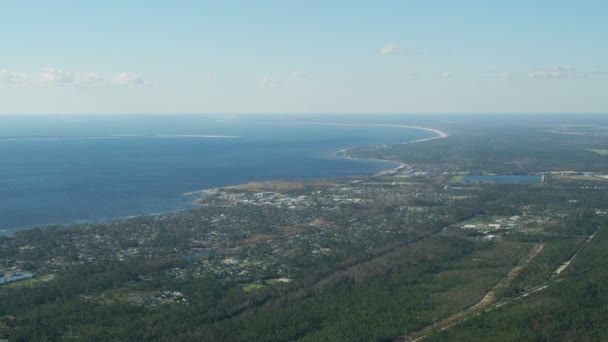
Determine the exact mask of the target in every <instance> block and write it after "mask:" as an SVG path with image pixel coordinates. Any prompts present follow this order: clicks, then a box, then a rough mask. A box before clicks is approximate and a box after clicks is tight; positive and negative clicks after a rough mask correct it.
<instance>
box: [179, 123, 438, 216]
mask: <svg viewBox="0 0 608 342" xmlns="http://www.w3.org/2000/svg"><path fill="white" fill-rule="evenodd" d="M293 124H296V125H324V126H372V127H397V128H410V129H418V130H422V131H427V132H431V133H434V134H436V136H434V137H429V138H422V139H417V140H412V141H405V142H402V143H399V144H398V145H407V144H418V143H422V142H427V141H432V140H436V139H444V138H447V137H449V134H447V133H446V132H444V131H442V130H439V129H436V128H430V127H422V126H411V125H400V124H358V123H334V122H330V123H325V122H297V123H293ZM349 150H350V149H348V148H346V149H341V150H339V151H336V152H333V153H332V154H331V157H333V158H343V159H360V160H375V161H382V162H391V163H397V164H399V165H398V166H396V167H393V168H390V169H386V170H382V171H379V172H377V173H375V174H373V175H372V176H370V177H377V176H386V175H391V174H395V173H397V172H399V171H400V170H403V169H408V168H410V167H411V165H409V164H406V163H403V162H400V161H396V160H390V159H379V158H357V157H350V156H338V153H342V152H346V151H349ZM309 180H310V179H309ZM280 181H285V180H281V179H276V180H272V181H265V182H280ZM294 181H295V180H294ZM258 183H261V182H250V183H244V184H234V185H228V186H224V187H216V188H208V189H201V190H194V191H189V192H184V193H183V194H182V195H184V196H200V195H205V194H213V193H214V192H216V191H217V190H218V189H221V188H226V187H239V186H245V185H254V184H258ZM191 204H194V205H196V200H195V201H194V202H191Z"/></svg>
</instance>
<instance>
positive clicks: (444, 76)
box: [439, 71, 452, 80]
mask: <svg viewBox="0 0 608 342" xmlns="http://www.w3.org/2000/svg"><path fill="white" fill-rule="evenodd" d="M439 77H440V78H442V79H444V80H447V79H450V78H452V74H451V73H450V72H448V71H444V72H442V73H440V74H439Z"/></svg>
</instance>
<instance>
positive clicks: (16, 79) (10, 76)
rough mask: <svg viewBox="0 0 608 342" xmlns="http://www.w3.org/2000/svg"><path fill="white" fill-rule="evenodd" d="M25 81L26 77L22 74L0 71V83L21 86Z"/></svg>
mask: <svg viewBox="0 0 608 342" xmlns="http://www.w3.org/2000/svg"><path fill="white" fill-rule="evenodd" d="M26 80H27V75H26V74H24V73H22V72H18V71H11V70H4V69H2V70H0V81H1V82H7V83H18V84H23V83H24V82H25V81H26Z"/></svg>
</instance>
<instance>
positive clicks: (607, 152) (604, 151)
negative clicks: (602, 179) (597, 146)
mask: <svg viewBox="0 0 608 342" xmlns="http://www.w3.org/2000/svg"><path fill="white" fill-rule="evenodd" d="M587 151H590V152H593V153H597V154H599V155H600V156H608V150H592V149H587Z"/></svg>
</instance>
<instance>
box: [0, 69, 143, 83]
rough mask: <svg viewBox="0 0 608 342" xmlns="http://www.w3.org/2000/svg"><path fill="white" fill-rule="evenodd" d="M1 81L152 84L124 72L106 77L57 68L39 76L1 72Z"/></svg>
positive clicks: (45, 71) (16, 72)
mask: <svg viewBox="0 0 608 342" xmlns="http://www.w3.org/2000/svg"><path fill="white" fill-rule="evenodd" d="M0 81H2V82H8V83H15V84H21V85H26V86H42V87H137V86H147V85H150V82H148V81H147V80H145V79H143V78H141V77H140V76H138V75H135V74H131V73H127V72H123V73H120V74H117V75H115V76H113V77H104V76H101V75H99V74H97V73H94V72H89V73H75V72H68V71H63V70H60V69H56V68H51V67H48V68H44V69H42V71H41V72H40V73H39V74H28V73H24V72H19V71H10V70H0Z"/></svg>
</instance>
